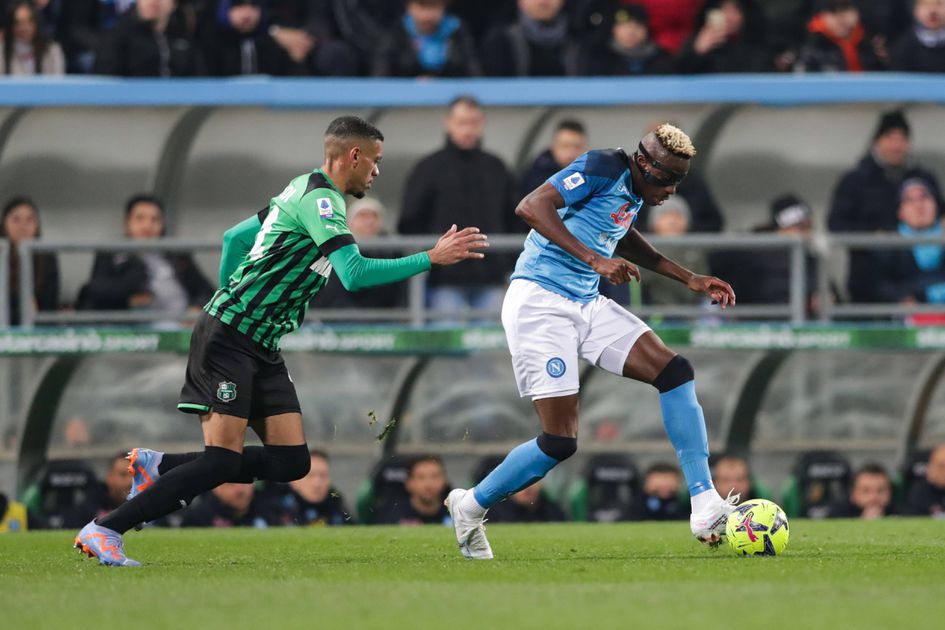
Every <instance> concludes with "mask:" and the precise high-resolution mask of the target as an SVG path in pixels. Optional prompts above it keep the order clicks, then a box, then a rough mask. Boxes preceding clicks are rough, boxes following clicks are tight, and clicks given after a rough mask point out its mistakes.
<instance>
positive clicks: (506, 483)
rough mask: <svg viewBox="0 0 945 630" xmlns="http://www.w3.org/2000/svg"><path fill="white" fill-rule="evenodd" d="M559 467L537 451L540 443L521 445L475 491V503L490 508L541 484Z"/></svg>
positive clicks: (533, 441) (536, 440)
mask: <svg viewBox="0 0 945 630" xmlns="http://www.w3.org/2000/svg"><path fill="white" fill-rule="evenodd" d="M557 464H558V460H556V459H555V458H553V457H549V456H548V455H546V454H545V452H544V451H542V450H541V449H540V448H539V447H538V439H537V438H536V439H534V440H530V441H528V442H525V443H524V444H519V445H518V446H516V447H515V448H513V449H512V451H511V452H510V453H509V454H508V455H506V456H505V459H504V460H502V463H501V464H499V465H498V466H496V467H495V469H494V470H493V471H492V472H491V473H489V474H488V475H486V478H485V479H483V480H482V481H480V482H479V485H477V486H476V487H475V488H473V496H474V497H476V502H477V503H479V505H481V506H482V507H484V508H490V507H492V506H493V505H495V504H496V503H498V502H499V501H501V500H502V499H504V498H505V497H507V496H509V495H510V494H515V493H516V492H518V491H519V490H521V489H522V488H524V487H526V486H529V485H531V484H532V483H534V482H536V481H538V480H539V479H541V478H542V477H544V476H545V475H546V474H548V471H549V470H551V469H552V468H554V467H555V466H556V465H557Z"/></svg>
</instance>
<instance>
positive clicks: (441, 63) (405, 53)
mask: <svg viewBox="0 0 945 630" xmlns="http://www.w3.org/2000/svg"><path fill="white" fill-rule="evenodd" d="M448 4H449V0H407V8H406V11H405V12H404V15H403V17H402V18H401V19H400V21H399V22H397V23H396V24H394V26H393V27H392V28H391V30H390V32H389V33H388V35H387V37H386V38H385V39H384V41H383V43H382V44H381V45H380V47H379V48H378V50H377V56H376V57H375V59H374V67H373V70H372V74H374V75H375V76H379V77H475V76H479V75H481V74H482V68H481V67H480V65H479V59H478V57H477V56H476V43H475V42H474V41H473V39H472V37H471V36H470V35H469V32H468V31H467V30H466V27H465V26H464V25H463V23H462V22H461V21H460V19H459V18H458V17H456V16H455V15H453V14H451V13H447V12H446V8H447V5H448Z"/></svg>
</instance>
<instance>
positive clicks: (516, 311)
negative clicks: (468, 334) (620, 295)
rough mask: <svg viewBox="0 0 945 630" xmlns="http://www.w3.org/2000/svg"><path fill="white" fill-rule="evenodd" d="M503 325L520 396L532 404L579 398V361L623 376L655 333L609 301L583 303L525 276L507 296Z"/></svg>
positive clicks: (596, 300)
mask: <svg viewBox="0 0 945 630" xmlns="http://www.w3.org/2000/svg"><path fill="white" fill-rule="evenodd" d="M502 326H503V327H504V328H505V337H506V339H507V340H508V344H509V350H510V351H511V353H512V369H513V370H514V372H515V381H516V383H517V384H518V393H519V395H521V396H522V397H523V398H524V397H526V396H528V397H531V399H532V400H538V399H540V398H552V397H555V396H568V395H571V394H576V393H577V392H578V390H579V389H580V383H579V376H580V370H579V368H578V358H582V359H585V360H587V361H589V362H591V363H593V364H594V365H597V366H599V367H602V368H604V369H605V370H607V371H608V372H613V373H614V374H618V375H620V374H622V373H623V365H624V362H625V361H626V358H627V355H628V354H630V349H631V348H632V347H633V344H634V343H636V341H637V339H639V338H640V336H641V335H642V334H643V333H645V332H647V331H648V330H650V327H649V326H647V325H646V324H645V323H644V322H643V321H642V320H641V319H640V318H639V317H637V316H636V315H634V314H633V313H631V312H629V311H628V310H626V309H625V308H623V307H621V306H620V305H619V304H617V303H616V302H614V301H613V300H611V299H609V298H606V297H604V296H601V295H598V296H597V297H596V298H595V299H594V300H592V301H591V302H588V303H587V304H581V303H580V302H575V301H573V300H569V299H567V298H566V297H563V296H561V295H558V294H557V293H554V292H552V291H548V290H547V289H544V288H542V287H541V286H539V285H538V284H536V283H534V282H531V281H530V280H524V279H522V278H516V279H515V280H512V282H511V283H510V284H509V288H508V290H507V291H506V293H505V301H504V302H503V303H502Z"/></svg>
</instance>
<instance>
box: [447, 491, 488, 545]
mask: <svg viewBox="0 0 945 630" xmlns="http://www.w3.org/2000/svg"><path fill="white" fill-rule="evenodd" d="M467 492H472V490H463V489H462V488H457V489H456V490H453V491H452V492H450V493H449V494H448V495H447V496H446V501H444V502H443V504H444V505H446V509H447V510H448V511H449V513H450V517H451V518H452V519H453V528H454V529H455V530H456V542H457V543H458V544H459V550H460V552H461V553H462V554H463V556H464V557H466V558H467V559H469V560H491V559H492V547H490V546H489V541H488V540H487V539H486V528H485V526H484V523H485V522H486V519H484V518H482V517H469V516H465V515H464V514H463V510H462V509H461V508H460V506H459V504H460V501H462V500H463V497H464V496H466V493H467Z"/></svg>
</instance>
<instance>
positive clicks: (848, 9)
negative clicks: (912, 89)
mask: <svg viewBox="0 0 945 630" xmlns="http://www.w3.org/2000/svg"><path fill="white" fill-rule="evenodd" d="M822 7H823V8H822V10H821V11H820V12H818V13H816V14H815V15H814V17H813V18H812V19H811V21H810V22H809V23H808V25H807V30H808V31H809V35H808V37H807V41H806V42H805V43H804V45H803V46H802V47H801V50H800V53H799V54H798V60H797V64H796V65H795V67H794V69H795V70H796V71H798V72H869V71H875V70H882V69H884V67H885V65H886V58H887V56H888V55H887V52H886V49H885V44H884V42H883V40H882V38H879V37H875V36H874V35H873V34H871V33H868V32H867V31H866V27H865V26H863V23H862V21H861V20H860V12H859V10H858V9H857V7H856V4H854V2H853V0H825V1H824V2H823V3H822Z"/></svg>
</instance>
